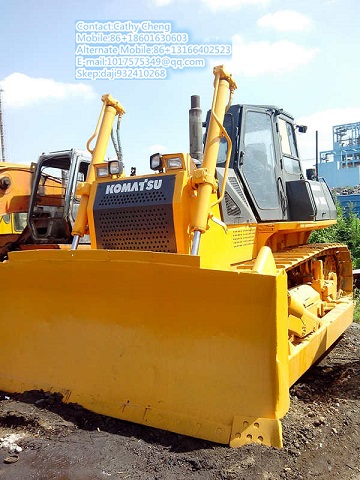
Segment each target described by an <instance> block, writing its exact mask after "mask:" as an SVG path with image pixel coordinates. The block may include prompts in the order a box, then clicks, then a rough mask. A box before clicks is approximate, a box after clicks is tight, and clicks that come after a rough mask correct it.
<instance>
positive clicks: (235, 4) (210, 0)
mask: <svg viewBox="0 0 360 480" xmlns="http://www.w3.org/2000/svg"><path fill="white" fill-rule="evenodd" d="M201 1H202V3H204V4H205V5H206V6H207V7H209V8H210V9H211V10H212V11H213V12H216V11H217V10H237V9H240V8H241V7H245V6H247V5H250V6H251V5H261V6H264V5H267V4H268V3H269V2H270V1H271V0H201Z"/></svg>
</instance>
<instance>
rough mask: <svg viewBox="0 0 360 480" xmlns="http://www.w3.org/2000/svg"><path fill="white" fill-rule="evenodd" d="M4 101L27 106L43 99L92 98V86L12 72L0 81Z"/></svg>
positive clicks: (8, 103) (16, 105) (10, 104)
mask: <svg viewBox="0 0 360 480" xmlns="http://www.w3.org/2000/svg"><path fill="white" fill-rule="evenodd" d="M0 87H1V88H2V89H3V91H4V94H3V98H4V102H5V104H6V105H8V106H9V107H15V108H16V107H27V106H29V105H33V104H35V103H39V102H41V101H43V100H50V99H55V100H64V99H66V98H69V97H82V98H85V99H92V98H94V97H96V94H95V91H94V89H93V87H92V86H90V85H85V84H84V83H61V82H57V81H55V80H52V79H50V78H32V77H29V76H28V75H25V74H23V73H18V72H16V73H12V74H11V75H9V76H7V77H6V78H5V79H4V80H2V81H1V82H0Z"/></svg>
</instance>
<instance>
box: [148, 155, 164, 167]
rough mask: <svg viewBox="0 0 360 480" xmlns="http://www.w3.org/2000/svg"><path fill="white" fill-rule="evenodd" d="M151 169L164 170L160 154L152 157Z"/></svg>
mask: <svg viewBox="0 0 360 480" xmlns="http://www.w3.org/2000/svg"><path fill="white" fill-rule="evenodd" d="M150 168H151V170H161V169H162V168H163V165H162V158H161V155H160V153H154V155H151V157H150Z"/></svg>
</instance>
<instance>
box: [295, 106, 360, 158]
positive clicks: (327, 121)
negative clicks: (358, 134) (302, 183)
mask: <svg viewBox="0 0 360 480" xmlns="http://www.w3.org/2000/svg"><path fill="white" fill-rule="evenodd" d="M359 121H360V106H359V107H348V108H332V109H328V110H322V111H320V112H315V113H313V114H311V115H307V116H303V117H300V118H297V119H296V123H298V124H299V125H307V126H308V130H307V133H306V134H302V135H298V144H299V150H300V156H301V158H302V159H303V160H305V161H306V160H312V163H314V162H315V135H316V131H318V139H319V152H321V151H324V150H332V147H333V138H332V127H333V126H335V125H341V124H343V123H353V122H359Z"/></svg>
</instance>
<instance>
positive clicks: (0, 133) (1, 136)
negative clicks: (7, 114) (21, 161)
mask: <svg viewBox="0 0 360 480" xmlns="http://www.w3.org/2000/svg"><path fill="white" fill-rule="evenodd" d="M3 91H4V90H2V89H1V88H0V143H1V160H2V161H3V162H5V142H4V122H3V114H2V93H3Z"/></svg>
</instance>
